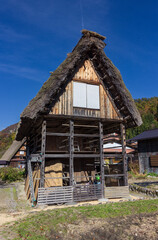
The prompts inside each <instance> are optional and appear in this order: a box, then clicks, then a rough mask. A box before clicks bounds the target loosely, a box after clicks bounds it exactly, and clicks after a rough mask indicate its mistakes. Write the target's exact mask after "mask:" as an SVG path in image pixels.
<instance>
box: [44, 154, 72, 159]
mask: <svg viewBox="0 0 158 240" xmlns="http://www.w3.org/2000/svg"><path fill="white" fill-rule="evenodd" d="M69 157H70V154H45V158H69Z"/></svg>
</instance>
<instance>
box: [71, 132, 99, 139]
mask: <svg viewBox="0 0 158 240" xmlns="http://www.w3.org/2000/svg"><path fill="white" fill-rule="evenodd" d="M74 137H88V138H91V137H92V138H93V137H94V138H96V137H99V134H76V133H75V134H74Z"/></svg>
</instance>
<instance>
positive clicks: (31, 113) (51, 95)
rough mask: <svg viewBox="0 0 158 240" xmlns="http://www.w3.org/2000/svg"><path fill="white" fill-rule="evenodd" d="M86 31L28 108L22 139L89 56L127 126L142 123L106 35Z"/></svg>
mask: <svg viewBox="0 0 158 240" xmlns="http://www.w3.org/2000/svg"><path fill="white" fill-rule="evenodd" d="M82 34H83V36H82V37H81V39H80V40H79V42H78V44H77V45H76V47H75V48H74V49H73V51H72V52H71V53H70V54H68V56H67V58H66V59H65V61H64V62H63V63H62V64H61V65H60V66H59V67H58V68H57V69H56V70H55V71H54V72H53V73H51V75H50V77H49V79H48V80H47V81H46V82H45V83H44V84H43V86H42V88H41V89H40V91H39V92H38V94H37V95H36V97H35V98H33V99H32V100H31V101H30V103H29V105H28V106H27V107H26V108H25V109H24V111H23V113H22V114H21V122H20V124H19V127H18V132H17V139H18V140H20V139H22V138H23V137H24V136H26V135H27V131H28V129H29V127H30V126H31V124H32V123H33V122H34V121H35V120H37V119H38V118H39V117H40V116H41V115H43V114H48V113H49V111H50V108H51V107H52V106H54V104H55V103H56V102H57V100H58V99H59V96H60V95H61V94H62V92H63V89H64V88H65V87H66V85H67V84H68V83H69V82H70V81H71V80H72V78H73V76H74V75H75V73H76V72H77V71H78V69H79V68H80V67H81V66H82V64H83V62H84V61H85V60H86V59H89V60H90V61H91V63H92V65H93V67H94V69H95V71H96V72H97V74H98V76H99V78H100V81H102V83H103V84H104V85H105V87H106V89H107V90H108V92H109V94H110V95H111V97H112V99H113V101H114V103H115V105H116V107H117V108H118V110H119V111H120V114H121V115H122V117H123V118H124V119H126V126H127V127H132V126H139V125H141V123H142V120H141V117H140V114H139V112H138V110H137V108H136V106H135V103H134V101H133V99H132V97H131V95H130V93H129V91H128V90H127V88H126V87H125V85H124V82H123V80H122V78H121V75H120V72H119V70H118V69H117V68H116V67H115V66H114V65H113V64H112V62H111V60H110V59H109V58H108V57H107V56H106V55H105V53H104V47H105V45H106V44H105V43H104V42H103V40H104V39H105V37H103V36H101V35H99V34H97V33H94V32H91V31H87V30H83V31H82Z"/></svg>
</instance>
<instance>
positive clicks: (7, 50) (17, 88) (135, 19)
mask: <svg viewBox="0 0 158 240" xmlns="http://www.w3.org/2000/svg"><path fill="white" fill-rule="evenodd" d="M0 2H1V7H0V109H1V111H0V112H1V116H0V130H2V129H3V128H5V127H7V126H8V125H10V124H13V123H16V122H18V121H19V118H20V113H21V112H22V111H23V109H24V108H25V107H26V106H27V104H28V103H29V101H30V100H31V99H32V98H33V97H34V96H35V95H36V93H37V92H38V91H39V89H40V87H41V86H42V84H43V83H44V82H45V81H46V80H47V79H48V77H49V72H50V71H54V70H55V69H56V68H57V67H58V65H59V64H60V63H61V62H62V61H63V60H64V59H65V58H66V55H67V53H69V52H71V51H72V49H73V47H74V46H75V45H76V43H77V41H78V40H79V38H80V37H81V32H80V31H81V29H82V25H83V24H84V28H85V29H88V30H92V31H96V32H98V33H100V34H102V35H104V36H106V37H107V39H106V40H105V42H106V43H107V46H106V47H105V53H106V54H107V56H108V57H109V58H110V59H111V60H112V62H113V63H114V64H115V65H116V67H117V68H118V69H119V70H120V72H121V74H122V77H123V80H124V82H125V84H126V86H127V88H128V89H129V91H130V92H131V94H132V96H133V98H142V97H153V96H158V77H157V76H158V44H157V43H158V1H157V0H150V1H149V0H148V1H147V0H95V1H94V0H65V1H64V0H58V1H57V0H45V1H44V0H38V1H37V0H34V1H32V0H1V1H0ZM82 19H83V21H82Z"/></svg>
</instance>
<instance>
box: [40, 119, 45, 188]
mask: <svg viewBox="0 0 158 240" xmlns="http://www.w3.org/2000/svg"><path fill="white" fill-rule="evenodd" d="M45 149H46V121H43V123H42V142H41V155H42V163H41V171H40V178H41V181H40V186H41V187H44V171H45Z"/></svg>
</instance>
